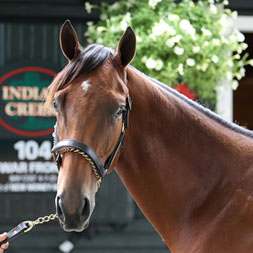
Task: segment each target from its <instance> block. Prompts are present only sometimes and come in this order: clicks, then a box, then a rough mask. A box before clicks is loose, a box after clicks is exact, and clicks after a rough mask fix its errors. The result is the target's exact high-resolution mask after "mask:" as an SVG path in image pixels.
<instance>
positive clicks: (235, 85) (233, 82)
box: [231, 80, 239, 90]
mask: <svg viewBox="0 0 253 253" xmlns="http://www.w3.org/2000/svg"><path fill="white" fill-rule="evenodd" d="M238 85H239V83H238V81H236V80H233V81H232V82H231V87H232V89H233V90H236V89H237V88H238Z"/></svg>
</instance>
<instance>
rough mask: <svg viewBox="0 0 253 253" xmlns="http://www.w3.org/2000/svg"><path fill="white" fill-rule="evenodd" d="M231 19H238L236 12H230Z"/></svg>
mask: <svg viewBox="0 0 253 253" xmlns="http://www.w3.org/2000/svg"><path fill="white" fill-rule="evenodd" d="M232 17H233V18H234V19H236V18H237V17H238V12H237V11H233V12H232Z"/></svg>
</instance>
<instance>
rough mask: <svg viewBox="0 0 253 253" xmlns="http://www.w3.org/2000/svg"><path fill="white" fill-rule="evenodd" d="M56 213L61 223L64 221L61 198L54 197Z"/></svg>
mask: <svg viewBox="0 0 253 253" xmlns="http://www.w3.org/2000/svg"><path fill="white" fill-rule="evenodd" d="M56 212H57V215H58V217H59V219H60V220H61V221H63V220H64V215H63V211H62V205H61V198H60V197H59V196H57V197H56Z"/></svg>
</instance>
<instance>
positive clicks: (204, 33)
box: [201, 27, 212, 36]
mask: <svg viewBox="0 0 253 253" xmlns="http://www.w3.org/2000/svg"><path fill="white" fill-rule="evenodd" d="M201 31H202V33H203V35H205V36H211V35H212V33H211V32H210V31H209V30H207V29H206V28H204V27H202V28H201Z"/></svg>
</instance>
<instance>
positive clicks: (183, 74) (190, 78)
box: [85, 0, 253, 101]
mask: <svg viewBox="0 0 253 253" xmlns="http://www.w3.org/2000/svg"><path fill="white" fill-rule="evenodd" d="M227 4H228V2H227V1H226V0H225V1H223V2H221V3H219V2H216V1H214V0H203V1H198V2H197V3H195V2H193V1H191V0H182V1H181V2H179V3H175V2H174V0H166V1H165V0H149V1H148V0H140V1H139V0H138V1H135V0H119V1H117V2H115V3H114V4H112V5H109V4H108V3H105V2H102V3H101V5H100V6H95V5H91V4H89V3H86V6H85V7H86V10H87V12H89V13H90V12H91V11H92V9H93V8H94V9H99V10H100V13H101V15H100V21H99V22H97V23H96V24H94V23H92V22H88V23H87V24H88V30H87V32H86V34H85V36H86V37H87V40H88V42H89V43H98V44H103V45H106V46H108V47H112V48H116V47H117V43H118V40H119V38H120V36H121V35H122V34H123V32H124V31H125V29H126V28H127V26H131V27H132V28H133V29H134V31H135V34H136V37H137V53H136V56H135V59H134V61H133V62H132V65H133V66H134V67H136V68H138V69H139V70H141V71H142V72H144V73H145V74H147V75H149V76H151V77H154V78H156V79H158V80H160V81H162V82H164V83H166V84H168V85H170V86H173V85H175V84H178V83H179V82H184V83H187V84H188V86H189V88H190V89H192V90H194V91H195V92H197V94H198V96H199V98H201V99H207V100H212V101H215V99H216V92H215V91H216V88H217V87H218V86H220V85H222V83H223V82H225V81H226V82H227V81H229V82H230V83H231V86H232V88H233V89H236V88H237V86H238V80H240V79H241V78H242V77H243V76H244V75H245V69H244V67H245V65H247V64H251V65H252V64H253V61H252V60H248V59H247V58H248V55H247V54H242V53H243V51H244V50H245V49H246V48H247V44H246V43H244V35H243V34H242V33H240V32H239V31H238V30H237V29H235V28H233V27H232V24H233V22H234V20H235V19H236V17H237V13H236V12H232V11H231V10H229V9H226V7H225V6H226V5H227ZM242 55H243V56H242Z"/></svg>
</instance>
